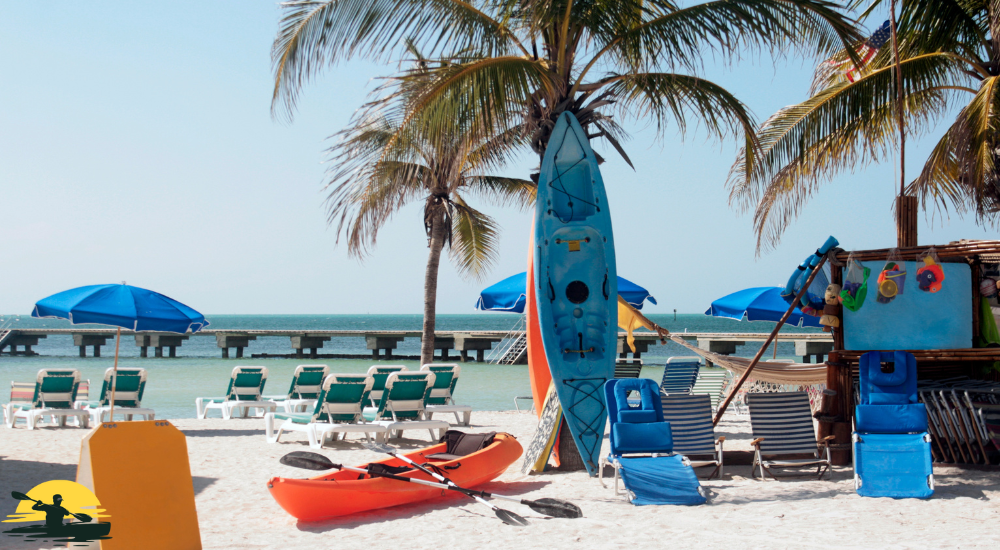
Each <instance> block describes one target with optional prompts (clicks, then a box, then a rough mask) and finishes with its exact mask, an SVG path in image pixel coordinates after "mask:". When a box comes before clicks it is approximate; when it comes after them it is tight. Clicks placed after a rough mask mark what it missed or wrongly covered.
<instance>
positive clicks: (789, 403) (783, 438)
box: [747, 391, 833, 479]
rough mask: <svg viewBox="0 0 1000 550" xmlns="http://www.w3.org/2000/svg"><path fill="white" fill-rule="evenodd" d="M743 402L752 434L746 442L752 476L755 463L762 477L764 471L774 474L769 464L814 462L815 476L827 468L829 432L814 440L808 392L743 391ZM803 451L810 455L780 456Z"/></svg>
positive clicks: (808, 464)
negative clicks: (749, 449)
mask: <svg viewBox="0 0 1000 550" xmlns="http://www.w3.org/2000/svg"><path fill="white" fill-rule="evenodd" d="M747 405H748V406H749V408H750V425H751V426H752V427H753V437H754V440H753V441H751V442H750V444H751V445H753V447H754V457H753V465H752V466H751V475H752V476H753V477H756V476H757V468H758V467H759V468H760V476H761V479H766V477H765V472H766V473H767V474H770V475H771V477H773V478H777V476H775V475H774V472H772V471H771V469H772V468H807V467H813V466H815V467H816V476H817V479H821V478H822V477H823V474H824V473H826V471H827V470H829V469H830V446H829V445H830V440H831V439H833V436H832V435H828V436H826V437H824V438H823V439H821V440H820V441H819V442H817V441H816V432H815V429H814V428H813V418H812V408H810V406H809V394H808V393H806V392H804V391H799V392H784V393H751V394H747ZM820 445H822V450H821V449H820V447H819V446H820ZM803 454H809V455H812V458H784V459H782V458H780V457H782V456H786V457H787V456H788V455H803ZM765 457H767V458H765Z"/></svg>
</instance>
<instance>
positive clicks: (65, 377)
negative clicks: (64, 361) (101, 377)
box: [5, 369, 90, 430]
mask: <svg viewBox="0 0 1000 550" xmlns="http://www.w3.org/2000/svg"><path fill="white" fill-rule="evenodd" d="M79 389H80V371H78V370H75V369H73V370H68V369H63V370H59V369H42V370H40V371H38V376H37V377H36V378H35V390H34V393H33V394H32V397H31V402H30V403H17V402H13V403H8V404H7V406H6V411H5V412H6V415H5V416H6V419H7V427H8V428H13V427H14V426H15V425H16V424H17V419H18V418H23V419H24V421H25V424H26V425H27V427H28V429H29V430H33V429H35V428H36V427H37V426H38V421H39V419H41V418H42V417H43V416H51V417H53V419H55V418H56V417H58V418H59V422H58V425H59V426H66V419H67V418H68V417H75V418H77V419H79V422H80V423H81V424H82V425H83V427H84V428H86V427H88V425H89V419H90V415H89V414H88V413H87V411H85V410H83V409H78V408H76V406H75V402H76V393H77V391H79Z"/></svg>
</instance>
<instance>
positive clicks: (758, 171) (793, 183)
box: [727, 54, 960, 253]
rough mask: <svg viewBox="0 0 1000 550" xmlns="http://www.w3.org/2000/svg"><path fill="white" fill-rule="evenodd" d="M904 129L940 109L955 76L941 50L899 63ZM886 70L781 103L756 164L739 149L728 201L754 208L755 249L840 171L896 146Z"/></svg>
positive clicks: (920, 125)
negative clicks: (800, 99) (789, 103)
mask: <svg viewBox="0 0 1000 550" xmlns="http://www.w3.org/2000/svg"><path fill="white" fill-rule="evenodd" d="M902 66H903V78H904V89H905V91H906V99H905V102H904V108H905V112H906V116H907V119H908V123H907V133H908V134H910V135H920V134H921V133H923V132H924V131H926V129H927V128H928V127H929V124H930V123H931V122H933V121H934V120H936V118H937V117H939V116H940V115H942V114H943V113H944V111H945V108H946V102H945V97H946V95H947V90H942V88H941V86H942V85H945V84H948V83H951V82H953V80H954V79H955V78H959V77H960V69H959V67H960V65H959V64H958V63H957V62H956V61H955V60H954V59H953V58H952V57H949V56H948V55H945V54H935V55H926V56H921V57H917V58H913V59H907V60H905V61H904V62H903V64H902ZM893 74H894V73H893V69H892V68H891V67H890V68H884V69H880V70H877V71H874V72H872V73H870V74H868V75H866V76H864V77H863V78H861V79H859V80H858V81H857V82H854V83H844V84H840V85H838V86H833V87H831V88H829V89H827V90H823V91H822V92H820V93H818V94H817V95H815V96H813V97H811V98H809V99H808V100H807V101H805V102H803V103H800V104H798V105H792V106H789V107H786V108H784V109H782V110H781V111H779V112H778V113H776V114H775V115H773V116H772V117H771V118H769V119H768V120H767V121H766V122H765V123H764V124H763V125H762V126H761V129H760V130H759V131H758V134H757V135H758V137H759V139H760V149H759V151H757V152H756V156H757V161H756V162H755V163H753V164H752V165H751V166H752V167H751V168H750V170H751V172H749V173H748V172H747V171H746V170H747V166H748V163H747V161H746V159H745V157H744V153H743V152H742V151H741V152H740V154H739V155H738V157H737V160H736V162H735V163H734V165H733V168H732V170H731V172H730V176H729V181H728V184H727V185H728V187H729V190H730V203H731V204H732V205H734V206H735V207H736V208H737V209H738V210H742V211H746V210H749V209H753V210H754V230H755V232H756V234H757V238H758V243H757V250H758V253H759V252H760V251H761V250H762V249H765V248H769V247H773V246H774V245H776V244H777V243H778V241H779V240H780V237H781V235H782V233H783V231H784V229H785V228H786V227H787V226H788V224H789V223H790V222H791V220H793V219H794V218H795V217H796V216H797V215H798V213H799V211H800V209H801V208H802V207H803V206H804V204H805V203H806V202H807V201H808V199H809V197H810V196H811V195H812V194H813V193H814V192H815V190H816V189H817V188H818V187H819V186H820V185H821V184H823V183H825V182H827V181H829V179H830V178H831V177H832V176H833V175H834V174H837V173H839V172H841V171H843V170H848V169H852V170H853V169H855V168H856V167H857V166H858V165H861V164H865V163H867V162H871V161H877V160H881V159H883V158H885V157H886V155H888V153H889V152H890V151H891V150H893V149H894V147H895V144H896V135H897V134H896V132H897V131H898V129H897V127H896V119H895V117H896V112H897V111H896V109H897V107H896V92H895V84H894V82H895V80H894V76H893Z"/></svg>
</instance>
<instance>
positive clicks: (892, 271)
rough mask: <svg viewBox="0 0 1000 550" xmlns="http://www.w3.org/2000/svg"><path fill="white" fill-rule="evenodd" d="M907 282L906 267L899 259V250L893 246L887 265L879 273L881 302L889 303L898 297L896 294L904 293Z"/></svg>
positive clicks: (878, 298)
mask: <svg viewBox="0 0 1000 550" xmlns="http://www.w3.org/2000/svg"><path fill="white" fill-rule="evenodd" d="M905 283H906V268H905V267H903V262H902V261H901V260H900V259H899V250H897V249H895V248H893V249H892V250H890V251H889V257H888V258H886V261H885V266H884V267H883V268H882V272H881V273H879V274H878V297H876V300H878V302H879V303H882V304H888V303H889V302H891V301H893V300H894V299H896V296H898V295H900V294H902V293H903V288H904V284H905Z"/></svg>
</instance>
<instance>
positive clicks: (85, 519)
mask: <svg viewBox="0 0 1000 550" xmlns="http://www.w3.org/2000/svg"><path fill="white" fill-rule="evenodd" d="M10 496H12V497H14V498H16V499H17V500H30V501H32V502H38V503H40V504H45V503H44V502H42V501H40V500H35V499H33V498H31V497H29V496H28V495H26V494H24V493H18V492H17V491H11V493H10ZM70 514H73V512H70ZM73 517H75V518H76V519H78V520H80V521H82V522H84V523H90V522H91V521H94V518H92V517H90V516H88V515H87V514H73Z"/></svg>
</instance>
